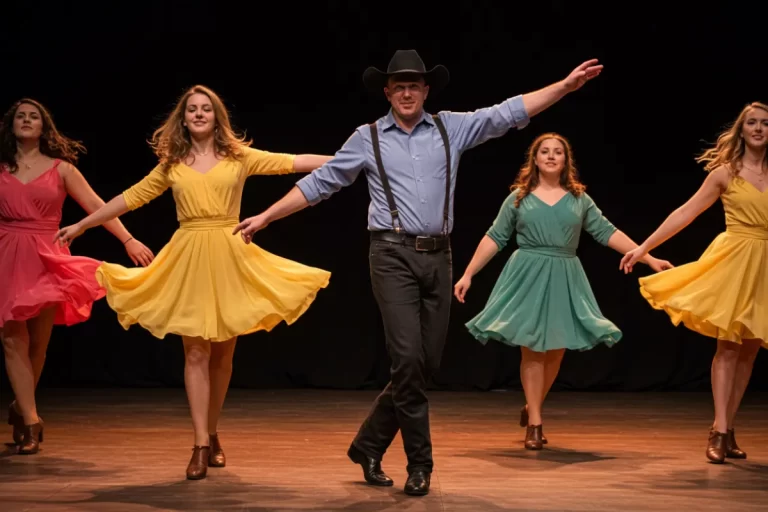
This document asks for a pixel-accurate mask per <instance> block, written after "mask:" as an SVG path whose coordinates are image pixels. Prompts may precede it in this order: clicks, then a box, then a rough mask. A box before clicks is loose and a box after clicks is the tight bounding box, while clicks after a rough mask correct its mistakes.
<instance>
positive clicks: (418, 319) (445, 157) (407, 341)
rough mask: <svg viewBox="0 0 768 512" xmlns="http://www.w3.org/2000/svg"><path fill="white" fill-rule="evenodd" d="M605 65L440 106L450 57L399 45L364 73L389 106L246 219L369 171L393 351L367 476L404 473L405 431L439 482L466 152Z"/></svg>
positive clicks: (360, 458) (308, 199)
mask: <svg viewBox="0 0 768 512" xmlns="http://www.w3.org/2000/svg"><path fill="white" fill-rule="evenodd" d="M602 67H603V66H602V65H597V60H590V61H587V62H584V63H583V64H581V65H580V66H578V67H577V68H576V69H574V70H573V71H572V72H571V74H569V75H568V76H567V77H566V78H565V79H563V80H561V81H559V82H556V83H554V84H552V85H550V86H548V87H546V88H544V89H541V90H538V91H535V92H531V93H528V94H523V95H517V96H514V97H511V98H509V99H507V100H506V101H503V102H501V103H499V104H498V105H494V106H491V107H487V108H483V109H479V110H476V111H474V112H468V113H454V112H440V113H439V114H437V115H435V116H432V115H429V114H427V113H426V112H425V111H424V101H425V100H426V99H427V96H428V95H429V93H432V94H435V93H436V92H439V91H440V89H442V88H443V87H445V85H446V84H447V83H448V79H449V74H448V70H447V69H446V68H445V67H444V66H442V65H438V66H435V67H434V68H432V69H430V70H427V69H426V67H425V66H424V63H423V62H422V60H421V58H420V57H419V55H418V53H416V51H414V50H398V51H397V52H395V54H394V56H393V57H392V60H391V61H390V62H389V66H388V67H387V71H386V72H384V71H380V70H378V69H376V68H373V67H371V68H368V69H366V70H365V72H364V73H363V81H364V83H365V85H366V86H367V87H368V88H369V89H370V90H371V91H372V92H374V93H376V94H377V95H378V94H381V93H382V92H383V93H384V95H385V96H386V98H387V100H389V103H390V104H391V108H390V110H389V112H388V113H387V115H385V116H384V117H381V118H379V119H378V120H376V122H375V123H372V124H370V125H363V126H360V127H358V128H357V130H355V132H354V133H353V134H352V136H351V137H350V138H349V139H348V140H347V142H346V143H345V144H344V146H343V147H342V148H341V149H340V150H339V151H338V152H337V153H336V155H335V156H334V158H333V159H331V160H330V161H328V162H326V163H325V164H324V165H323V166H322V167H320V168H319V169H316V170H315V171H314V172H312V173H310V174H308V175H307V176H306V177H304V178H302V179H301V180H300V181H298V182H297V184H296V187H294V188H293V189H292V190H291V191H290V192H289V193H288V194H287V195H286V196H285V197H283V198H282V199H281V200H280V201H278V202H277V203H275V204H274V205H272V206H271V207H270V208H268V209H267V210H266V211H264V212H263V213H261V214H259V215H256V216H254V217H251V218H248V219H246V220H244V221H243V222H241V223H240V224H238V225H237V227H236V228H235V230H234V233H237V232H238V231H239V232H240V233H241V236H242V237H243V240H244V241H245V242H246V243H250V241H251V237H252V236H253V234H254V233H255V232H256V231H258V230H260V229H264V228H265V227H266V226H267V225H268V224H269V223H270V222H272V221H275V220H277V219H280V218H283V217H285V216H287V215H290V214H292V213H295V212H297V211H299V210H301V209H303V208H306V207H307V206H310V205H316V204H318V203H319V202H320V201H322V200H324V199H327V198H328V197H330V196H331V195H332V194H333V193H335V192H337V191H339V190H340V189H341V188H342V187H345V186H348V185H350V184H352V183H353V182H354V181H355V179H356V178H357V177H358V175H359V174H360V172H361V171H363V170H365V172H366V176H367V178H368V191H369V194H370V197H371V205H370V208H369V217H368V229H369V231H370V232H371V244H370V256H369V260H370V269H371V284H372V287H373V293H374V296H375V297H376V301H377V302H378V304H379V309H380V311H381V316H382V319H383V323H384V331H385V335H386V343H387V349H388V352H389V354H390V357H391V359H392V367H391V369H390V373H391V380H390V382H389V384H387V386H386V388H385V389H384V390H383V391H382V392H381V394H380V395H379V396H378V397H377V398H376V400H375V402H374V404H373V407H372V408H371V410H370V413H369V414H368V417H367V418H366V419H365V420H364V421H363V423H362V425H361V427H360V430H359V432H358V433H357V436H356V437H355V439H354V440H353V441H352V444H351V446H350V448H349V451H348V456H349V457H350V459H352V461H353V462H356V463H358V464H360V465H361V466H362V467H363V476H364V478H365V480H366V481H367V482H368V483H370V484H373V485H383V486H388V485H392V484H393V482H392V479H390V478H389V477H388V476H387V475H386V474H385V473H384V472H383V471H382V469H381V459H382V457H383V456H384V453H385V452H386V450H387V448H388V447H389V445H390V443H391V442H392V440H393V439H394V437H395V436H396V435H397V432H398V430H399V431H400V432H401V433H402V437H403V445H404V448H405V452H406V455H407V458H408V466H407V471H408V480H407V481H406V484H405V492H406V493H407V494H410V495H425V494H427V493H428V492H429V484H430V475H431V473H432V467H433V461H432V442H431V438H430V428H429V403H428V400H427V395H426V393H425V389H426V385H427V381H428V379H429V378H430V377H431V375H432V374H434V372H435V371H437V369H438V367H439V364H440V359H441V357H442V352H443V345H444V342H445V337H446V333H447V329H448V318H449V313H450V305H451V291H452V282H451V281H452V261H451V247H450V240H449V235H450V233H451V231H452V229H453V215H452V213H453V204H452V201H451V198H452V197H453V192H454V184H455V183H456V174H457V169H458V164H459V158H460V156H461V154H462V153H463V152H464V151H465V150H466V149H469V148H472V147H475V146H477V145H478V144H481V143H483V142H485V141H487V140H489V139H491V138H494V137H501V136H502V135H504V134H505V133H507V131H509V130H510V129H511V128H517V129H522V128H523V127H525V126H526V125H527V124H528V121H529V119H530V118H531V117H532V116H534V115H536V114H538V113H539V112H541V111H543V110H544V109H546V108H548V107H549V106H550V105H552V104H554V103H555V102H556V101H558V100H560V99H561V98H562V97H563V96H565V95H566V94H567V93H569V92H572V91H575V90H577V89H579V88H580V87H581V86H582V85H584V83H586V82H587V81H588V80H590V79H592V78H594V77H596V76H597V75H598V74H600V72H601V70H602Z"/></svg>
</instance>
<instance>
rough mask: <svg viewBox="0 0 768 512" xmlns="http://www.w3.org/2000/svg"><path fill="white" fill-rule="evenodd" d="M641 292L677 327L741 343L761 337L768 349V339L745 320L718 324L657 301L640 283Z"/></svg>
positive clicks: (652, 305) (654, 307) (653, 306)
mask: <svg viewBox="0 0 768 512" xmlns="http://www.w3.org/2000/svg"><path fill="white" fill-rule="evenodd" d="M640 293H641V294H642V296H643V297H644V298H645V300H647V301H648V303H649V304H650V305H651V307H652V308H653V309H656V310H659V311H664V312H665V313H667V315H669V318H670V320H671V321H672V324H673V325H674V326H675V327H677V326H679V325H680V324H681V323H682V324H683V325H684V326H685V327H686V328H688V329H690V330H691V331H694V332H696V333H699V334H701V335H703V336H707V337H709V338H715V339H718V340H726V341H730V342H733V343H737V344H739V345H741V343H742V340H749V339H759V340H760V341H761V342H762V346H763V348H765V349H768V340H766V339H765V338H764V337H760V336H758V335H756V334H755V333H754V332H753V331H752V330H751V329H750V327H749V326H748V325H746V324H745V323H744V322H740V321H738V320H734V321H732V322H730V324H729V325H718V324H716V323H713V322H712V321H711V320H708V319H706V318H703V317H701V316H698V315H696V314H695V313H694V312H693V311H689V310H684V309H679V308H675V307H672V306H670V305H669V304H667V303H665V302H659V301H656V300H655V299H654V297H653V294H651V292H649V291H648V290H646V289H645V287H644V286H642V285H640Z"/></svg>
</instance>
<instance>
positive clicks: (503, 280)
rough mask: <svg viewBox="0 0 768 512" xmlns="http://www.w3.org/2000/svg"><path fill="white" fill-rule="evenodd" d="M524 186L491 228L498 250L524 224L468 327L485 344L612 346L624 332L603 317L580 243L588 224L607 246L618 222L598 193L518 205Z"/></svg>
mask: <svg viewBox="0 0 768 512" xmlns="http://www.w3.org/2000/svg"><path fill="white" fill-rule="evenodd" d="M516 197H517V190H514V191H512V193H511V194H510V195H509V196H508V197H507V199H506V200H505V201H504V204H502V206H501V209H500V210H499V214H498V216H497V217H496V220H495V221H494V222H493V225H492V226H491V228H490V229H489V230H488V232H487V233H486V234H487V235H488V236H489V237H490V238H491V239H492V240H493V241H494V242H496V245H498V246H499V250H502V249H503V248H504V247H505V246H506V244H507V242H508V241H509V239H510V237H511V236H512V233H513V232H514V231H517V244H518V246H519V249H518V250H516V251H515V252H514V253H513V254H512V256H510V258H509V261H507V264H506V265H505V266H504V269H503V270H502V272H501V275H500V276H499V279H498V281H496V285H495V286H494V288H493V291H492V292H491V296H490V298H489V299H488V302H487V303H486V305H485V308H484V309H483V310H482V311H481V312H480V313H479V314H478V315H477V316H475V317H474V318H473V319H472V320H470V321H469V322H467V324H466V326H467V328H468V329H469V331H470V333H472V335H473V336H474V337H475V338H477V339H478V340H479V341H480V342H481V343H483V344H485V343H487V342H488V340H497V341H500V342H502V343H505V344H507V345H514V346H524V347H528V348H529V349H531V350H534V351H536V352H544V351H547V350H556V349H561V348H567V349H571V350H589V349H591V348H593V347H595V346H596V345H597V344H599V343H605V344H606V345H608V346H612V345H613V344H615V343H616V342H617V341H619V340H620V339H621V335H622V334H621V331H620V330H619V328H618V327H616V325H614V324H613V322H611V321H609V320H607V319H606V318H605V317H603V315H602V313H601V312H600V308H599V307H598V305H597V301H596V300H595V296H594V294H593V293H592V288H591V287H590V286H589V281H588V280H587V276H586V274H585V273H584V268H583V267H582V266H581V262H580V261H579V258H578V257H577V256H576V248H577V247H578V246H579V237H580V236H581V230H582V228H583V229H584V230H586V231H587V232H588V233H589V234H590V235H592V237H593V238H594V239H595V240H596V241H597V242H598V243H600V244H602V245H607V244H608V239H609V238H610V237H611V235H613V233H615V232H616V227H615V226H614V225H613V224H611V223H610V222H609V221H608V219H606V218H605V217H603V214H602V212H601V211H600V209H599V208H598V207H597V206H596V205H595V203H594V201H593V200H592V198H591V197H589V196H588V195H587V194H586V193H582V194H581V196H580V197H576V196H574V195H573V194H571V193H568V194H566V195H565V196H563V198H562V199H560V200H559V201H558V202H557V203H555V204H554V205H552V206H550V205H548V204H547V203H545V202H544V201H542V200H541V199H539V198H538V197H536V196H535V195H533V194H529V195H527V196H526V197H525V198H523V200H522V201H521V202H520V207H519V208H515V198H516Z"/></svg>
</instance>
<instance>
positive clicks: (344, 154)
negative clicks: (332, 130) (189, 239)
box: [232, 131, 365, 243]
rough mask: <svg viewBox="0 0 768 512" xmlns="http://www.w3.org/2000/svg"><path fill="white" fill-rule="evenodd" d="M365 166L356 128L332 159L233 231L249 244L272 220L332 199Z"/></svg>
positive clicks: (359, 137) (362, 147)
mask: <svg viewBox="0 0 768 512" xmlns="http://www.w3.org/2000/svg"><path fill="white" fill-rule="evenodd" d="M364 168H365V144H364V141H363V137H362V135H361V134H360V132H359V131H355V133H354V134H352V136H351V137H350V138H349V139H348V140H347V142H346V143H345V144H344V146H342V148H341V149H340V150H339V151H338V152H337V153H336V155H335V156H334V157H333V158H332V159H330V160H328V161H327V162H326V163H325V164H323V165H322V167H320V168H318V169H315V170H314V171H312V172H311V173H309V174H308V175H306V176H305V177H303V178H302V179H301V180H299V181H298V183H296V186H295V187H293V188H292V189H291V191H290V192H288V193H287V194H286V195H285V196H284V197H283V198H282V199H280V200H279V201H277V202H276V203H275V204H273V205H272V206H270V207H269V208H267V209H266V210H265V211H264V212H262V213H260V214H259V215H256V216H254V217H249V218H247V219H245V220H244V221H242V222H241V223H240V224H238V225H237V226H235V229H234V231H232V234H233V235H234V234H237V233H238V232H239V233H240V236H241V237H242V238H243V241H244V242H245V243H251V238H252V237H253V234H254V233H256V232H257V231H260V230H262V229H264V228H265V227H267V226H268V225H269V223H270V222H273V221H276V220H278V219H282V218H283V217H287V216H288V215H291V214H294V213H296V212H298V211H299V210H303V209H304V208H306V207H307V206H311V205H312V206H313V205H315V204H317V203H319V202H320V201H322V200H323V199H328V198H329V197H330V196H331V195H333V194H334V193H336V192H338V191H339V190H341V188H342V187H346V186H348V185H351V184H352V183H354V181H355V180H356V179H357V176H358V175H359V174H360V171H362V170H363V169H364Z"/></svg>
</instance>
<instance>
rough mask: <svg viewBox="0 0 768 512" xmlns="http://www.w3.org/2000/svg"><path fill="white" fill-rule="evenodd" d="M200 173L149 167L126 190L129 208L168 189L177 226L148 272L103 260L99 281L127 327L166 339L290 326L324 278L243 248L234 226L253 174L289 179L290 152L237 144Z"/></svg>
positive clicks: (214, 337)
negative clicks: (233, 152) (234, 151)
mask: <svg viewBox="0 0 768 512" xmlns="http://www.w3.org/2000/svg"><path fill="white" fill-rule="evenodd" d="M243 149H244V155H243V156H242V157H241V158H240V159H239V160H238V159H235V158H233V157H229V158H226V159H224V160H221V161H219V162H218V163H217V164H216V165H215V166H214V167H213V168H212V169H211V170H209V171H208V172H207V173H205V174H202V173H200V172H198V171H196V170H194V169H192V168H191V167H189V166H187V165H185V164H183V163H178V164H175V165H172V166H170V167H168V168H167V169H166V168H164V166H162V165H158V166H157V167H155V168H154V169H153V170H152V171H151V172H150V173H149V174H148V175H147V176H146V177H145V178H144V179H143V180H141V181H140V182H139V183H137V184H135V185H134V186H132V187H130V188H129V189H128V190H126V191H125V192H123V197H124V198H125V202H126V205H127V206H128V208H129V209H130V210H134V209H136V208H138V207H140V206H142V205H144V204H146V203H148V202H149V201H151V200H152V199H154V198H156V197H158V196H160V195H161V194H162V193H163V192H165V191H166V190H167V189H168V188H171V190H172V191H173V198H174V200H175V202H176V216H177V219H178V221H179V224H180V226H179V229H178V230H177V231H176V232H175V233H174V235H173V237H172V238H171V240H170V241H169V242H168V244H167V245H165V247H163V248H162V250H160V252H158V254H157V255H156V257H155V259H154V260H153V261H152V263H151V264H150V265H149V266H147V267H138V268H126V267H123V266H121V265H116V264H113V263H103V264H102V265H101V266H99V268H98V269H97V271H96V278H97V279H98V281H99V283H100V284H101V285H102V286H103V287H104V288H105V289H106V290H107V295H106V298H107V302H108V304H109V306H110V307H111V308H112V309H113V310H114V311H115V312H116V313H117V316H118V320H119V322H120V324H121V325H122V326H123V327H124V328H125V329H126V330H127V329H128V328H129V327H130V326H131V325H132V324H136V323H138V324H140V325H141V326H142V327H144V328H145V329H147V330H148V331H149V332H150V333H152V334H153V335H154V336H156V337H157V338H164V337H165V335H166V334H169V333H170V334H178V335H182V336H199V337H202V338H205V339H208V340H210V341H226V340H228V339H230V338H233V337H235V336H238V335H242V334H248V333H252V332H255V331H258V330H266V331H270V330H272V328H274V327H275V326H276V325H277V324H279V323H280V322H281V321H285V323H286V324H292V323H293V322H295V321H296V320H297V319H298V318H299V317H300V316H301V315H302V314H303V313H304V312H305V311H306V310H307V308H309V306H310V305H311V303H312V302H313V301H314V300H315V297H316V295H317V292H318V291H319V290H320V289H321V288H325V287H326V286H327V285H328V282H329V279H330V275H331V274H330V272H327V271H325V270H322V269H318V268H313V267H309V266H305V265H303V264H301V263H297V262H294V261H291V260H288V259H285V258H282V257H280V256H277V255H275V254H271V253H269V252H268V251H265V250H264V249H262V248H260V247H259V246H257V245H256V244H253V243H251V244H247V245H246V244H245V243H243V240H242V239H241V238H240V235H239V234H237V235H233V234H232V230H233V228H234V226H235V225H237V223H238V222H239V217H240V203H241V199H242V193H243V185H244V183H245V180H246V178H247V177H249V176H254V175H266V174H287V173H291V172H294V171H293V160H294V155H289V154H282V153H271V152H267V151H261V150H258V149H254V148H243Z"/></svg>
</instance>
